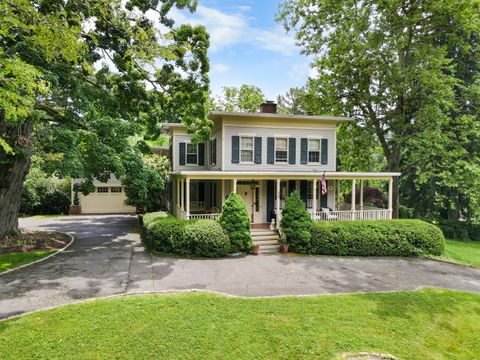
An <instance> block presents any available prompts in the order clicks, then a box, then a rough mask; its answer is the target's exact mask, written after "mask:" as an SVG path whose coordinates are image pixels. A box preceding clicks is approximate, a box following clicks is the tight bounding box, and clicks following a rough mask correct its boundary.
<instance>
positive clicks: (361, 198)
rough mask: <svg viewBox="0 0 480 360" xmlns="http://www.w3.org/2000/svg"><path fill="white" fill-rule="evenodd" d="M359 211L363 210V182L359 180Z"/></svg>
mask: <svg viewBox="0 0 480 360" xmlns="http://www.w3.org/2000/svg"><path fill="white" fill-rule="evenodd" d="M360 210H363V180H360Z"/></svg>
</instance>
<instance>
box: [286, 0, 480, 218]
mask: <svg viewBox="0 0 480 360" xmlns="http://www.w3.org/2000/svg"><path fill="white" fill-rule="evenodd" d="M279 19H280V20H281V21H283V23H284V25H285V27H286V28H287V30H291V29H296V30H297V32H296V38H297V40H298V43H299V44H300V46H301V47H302V49H303V52H304V53H306V54H308V55H310V56H313V57H314V58H315V62H314V66H315V68H316V70H317V72H318V74H319V76H318V78H317V79H312V80H311V81H310V83H309V91H310V92H311V93H314V94H315V95H316V99H317V101H318V102H319V103H321V105H322V109H323V111H325V110H327V111H330V112H332V113H334V114H338V115H340V114H341V115H350V116H353V117H355V119H356V120H357V121H358V123H359V125H360V126H361V129H362V130H364V131H365V132H366V133H368V134H373V135H374V136H375V138H376V139H377V141H378V142H379V143H380V145H381V147H382V150H383V154H384V156H385V158H386V161H387V169H388V170H390V171H402V164H404V163H405V162H408V161H409V159H407V158H406V156H407V154H408V152H407V150H408V149H409V144H410V143H412V142H414V141H417V142H419V141H425V140H427V139H425V138H424V137H423V136H424V134H425V129H440V128H445V127H446V126H448V124H449V122H450V119H451V118H450V117H449V115H450V114H451V112H452V111H454V109H455V108H456V106H457V105H458V103H457V99H456V98H455V88H456V87H459V86H462V85H463V84H462V79H461V78H460V77H458V76H457V72H456V71H457V69H456V68H455V66H454V65H453V64H452V60H453V59H452V53H451V51H450V49H455V48H456V49H458V51H466V52H470V53H471V54H473V53H474V52H475V51H477V46H476V45H477V44H476V45H475V46H474V47H470V48H469V47H467V46H465V44H466V43H467V42H468V41H469V39H470V38H471V36H472V33H474V32H475V31H478V6H477V3H476V2H475V1H474V0H458V1H450V0H365V1H357V0H337V1H329V0H285V1H284V2H283V3H282V5H281V12H280V15H279ZM435 134H437V132H431V133H430V134H429V136H432V135H435ZM430 141H432V142H435V138H430ZM399 184H400V183H399V180H398V179H395V181H394V189H393V190H394V197H393V200H394V211H395V212H394V215H397V214H398V203H399Z"/></svg>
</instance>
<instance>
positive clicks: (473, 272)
mask: <svg viewBox="0 0 480 360" xmlns="http://www.w3.org/2000/svg"><path fill="white" fill-rule="evenodd" d="M20 225H21V227H24V228H39V229H55V230H59V231H64V232H68V233H71V234H72V235H74V236H75V241H74V243H73V244H72V245H71V246H70V247H69V248H68V249H67V250H65V251H64V252H62V253H60V254H58V255H57V256H54V257H52V258H50V259H48V260H46V261H44V262H40V263H38V264H34V265H32V266H29V267H26V268H23V269H20V270H17V271H13V272H10V273H7V274H4V275H1V274H0V318H6V317H10V316H14V315H18V314H22V313H24V312H27V311H32V310H38V309H42V308H47V307H52V306H57V305H61V304H67V303H72V302H76V301H79V300H82V299H87V298H94V297H102V296H107V295H114V294H125V293H138V292H143V291H169V290H187V289H199V290H210V291H218V292H223V293H228V294H232V295H241V296H274V295H311V294H327V293H343V292H356V291H394V290H413V289H416V288H418V287H421V286H435V287H444V288H451V289H458V290H466V291H472V292H480V271H479V269H474V268H467V267H463V266H459V265H453V264H447V263H442V262H437V261H429V260H423V259H420V258H358V257H327V256H284V255H280V254H278V255H263V256H262V255H261V256H246V257H241V258H225V259H180V258H172V257H159V256H151V255H149V254H147V253H146V252H145V251H144V249H143V247H142V245H141V243H140V239H139V235H138V234H137V233H136V232H137V230H136V227H135V226H136V218H135V217H133V216H124V215H103V216H75V217H60V218H50V219H25V220H21V222H20Z"/></svg>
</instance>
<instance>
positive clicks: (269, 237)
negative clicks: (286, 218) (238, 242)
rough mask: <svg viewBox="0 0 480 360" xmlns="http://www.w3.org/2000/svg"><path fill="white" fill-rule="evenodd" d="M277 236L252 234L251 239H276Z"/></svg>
mask: <svg viewBox="0 0 480 360" xmlns="http://www.w3.org/2000/svg"><path fill="white" fill-rule="evenodd" d="M278 238H279V236H278V234H272V235H261V236H252V240H253V241H262V240H278Z"/></svg>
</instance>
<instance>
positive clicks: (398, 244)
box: [290, 220, 445, 256]
mask: <svg viewBox="0 0 480 360" xmlns="http://www.w3.org/2000/svg"><path fill="white" fill-rule="evenodd" d="M311 234H312V239H311V241H310V242H309V243H308V244H296V243H291V244H290V247H291V249H292V251H295V252H299V253H306V254H319V255H320V254H321V255H356V256H412V255H421V254H430V255H441V254H442V253H443V250H444V246H445V238H444V237H443V234H442V231H441V230H440V229H439V228H438V227H437V226H435V225H432V224H429V223H427V222H424V221H421V220H379V221H374V220H372V221H338V222H337V221H334V222H315V223H314V224H312V226H311Z"/></svg>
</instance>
